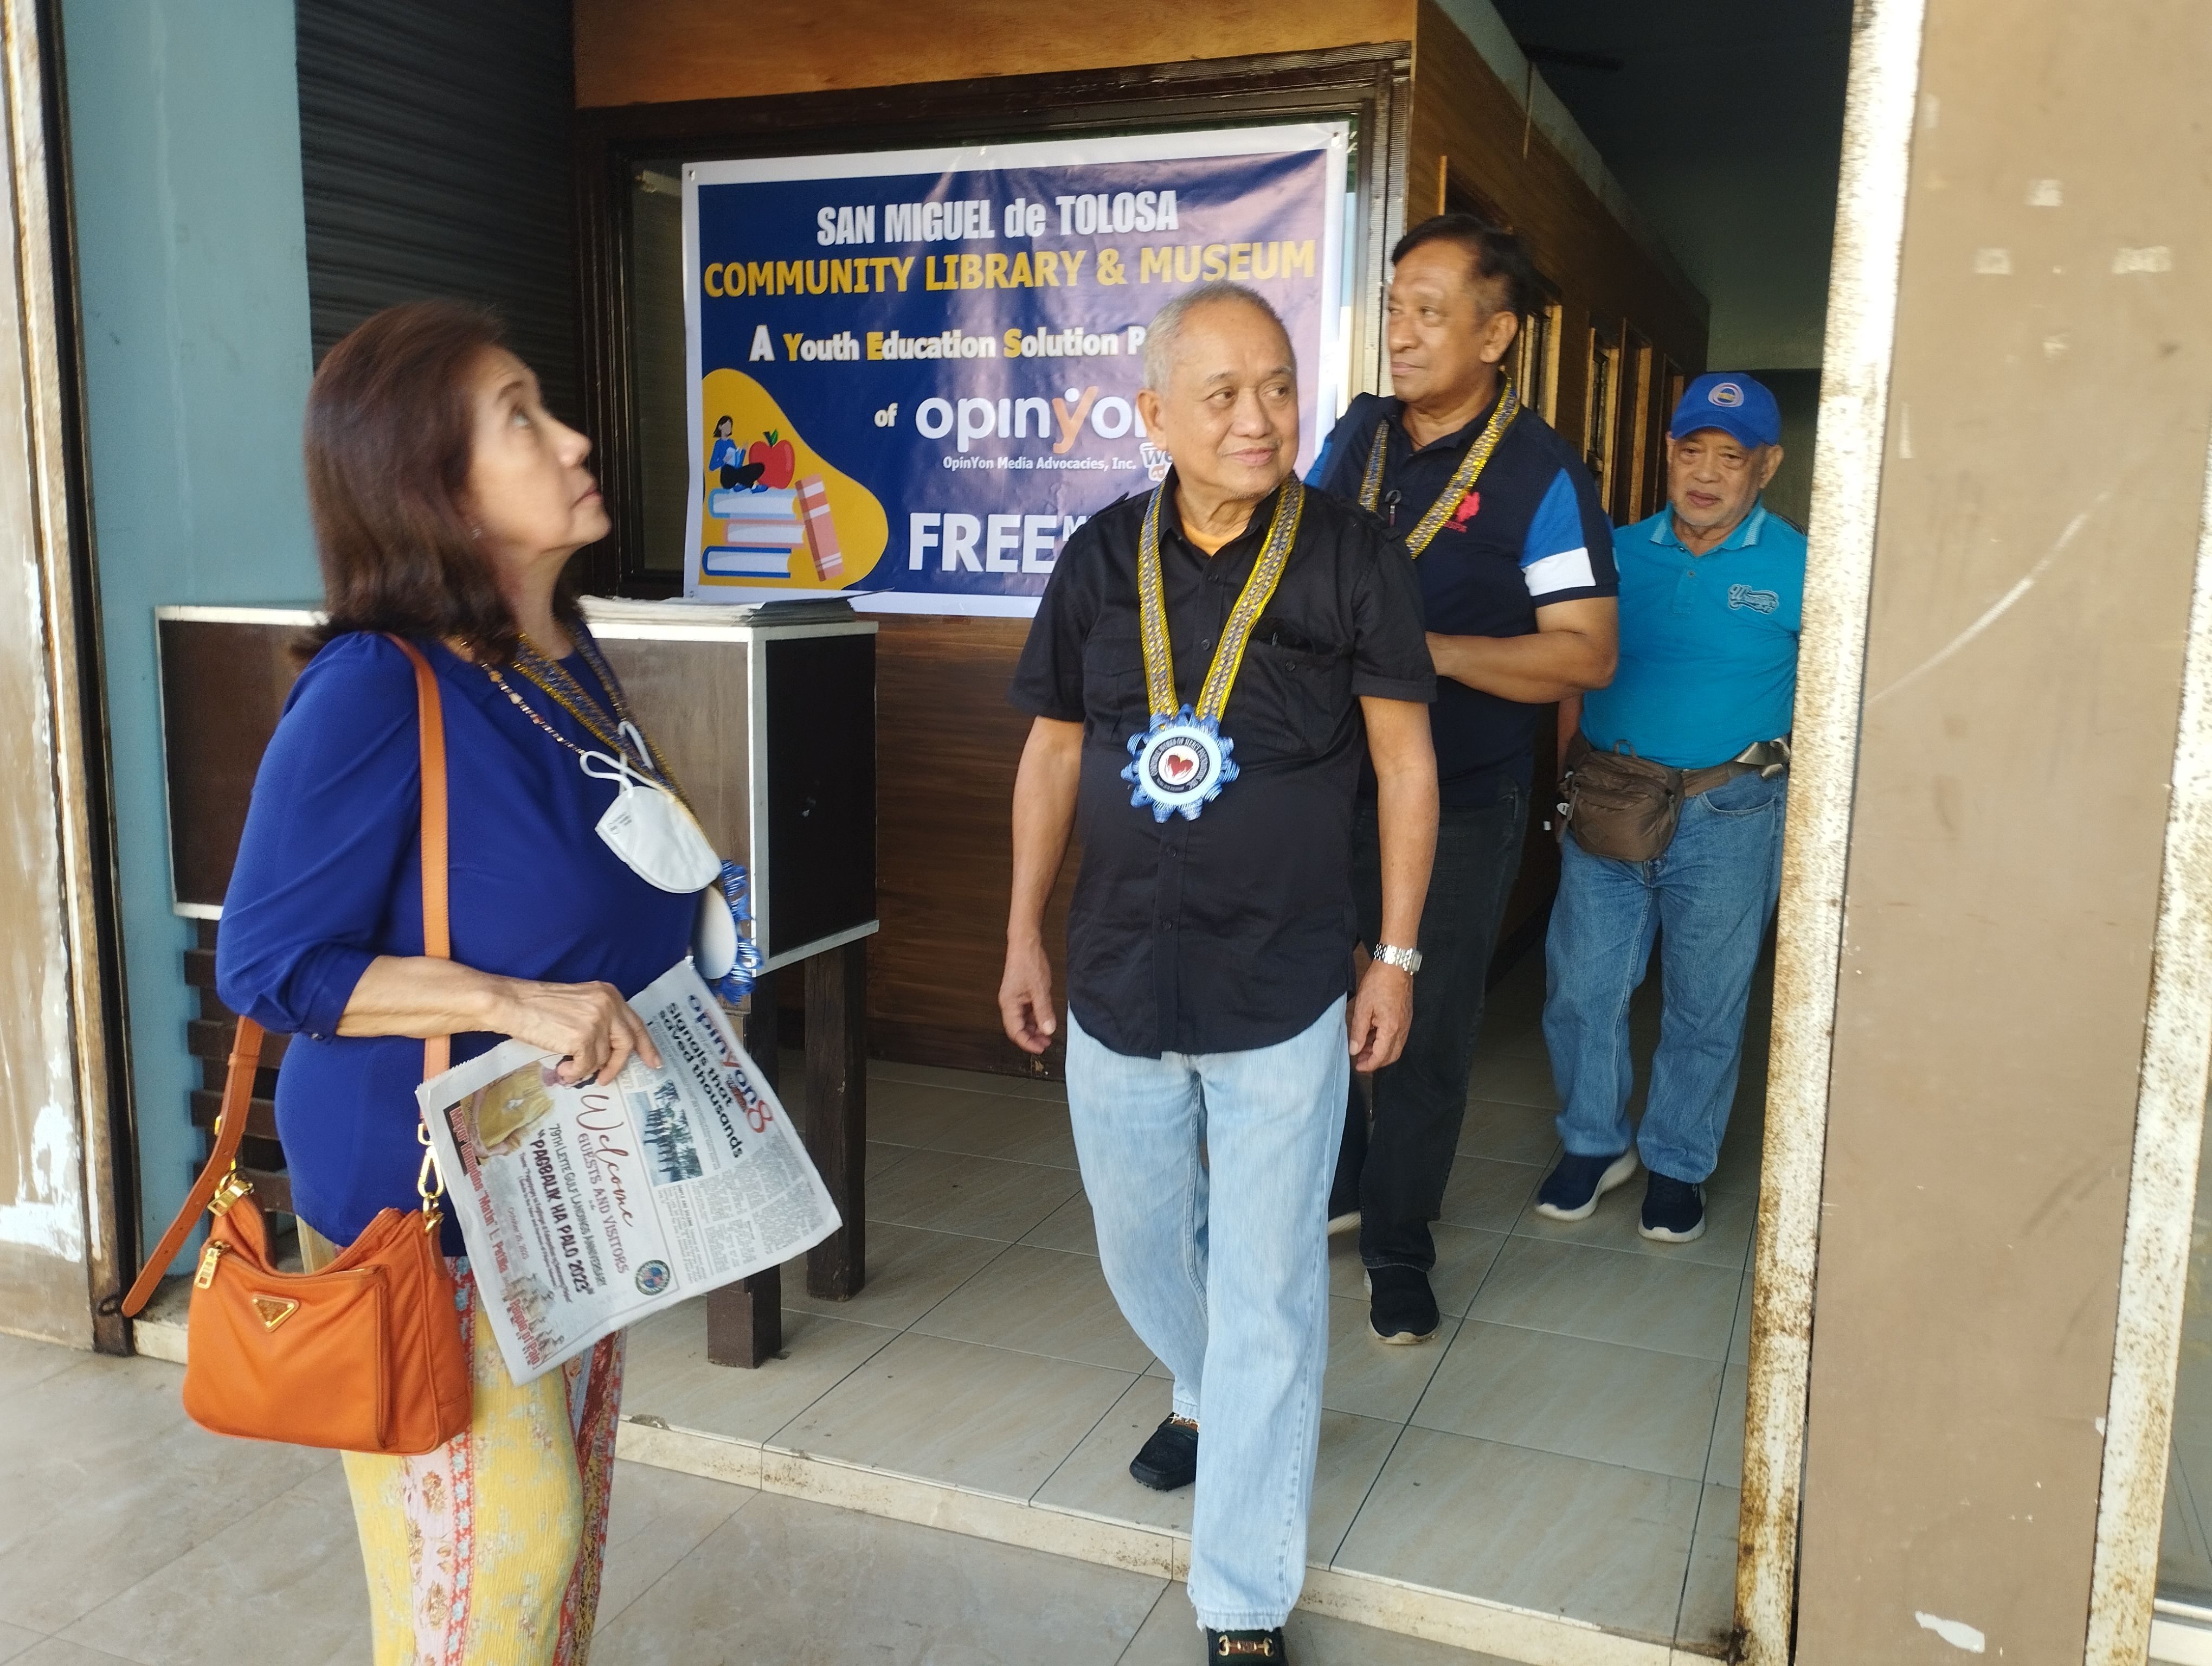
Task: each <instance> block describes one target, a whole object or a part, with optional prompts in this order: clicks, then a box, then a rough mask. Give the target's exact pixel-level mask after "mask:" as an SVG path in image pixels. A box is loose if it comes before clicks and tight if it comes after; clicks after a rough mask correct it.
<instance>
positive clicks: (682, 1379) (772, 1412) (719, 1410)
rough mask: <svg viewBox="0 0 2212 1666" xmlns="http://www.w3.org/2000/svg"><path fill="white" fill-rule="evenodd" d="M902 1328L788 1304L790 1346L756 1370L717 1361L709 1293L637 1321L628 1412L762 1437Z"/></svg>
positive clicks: (627, 1378)
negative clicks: (712, 1360) (711, 1345)
mask: <svg viewBox="0 0 2212 1666" xmlns="http://www.w3.org/2000/svg"><path fill="white" fill-rule="evenodd" d="M897 1335H898V1333H897V1331H896V1330H894V1329H890V1328H889V1327H888V1326H884V1325H868V1324H860V1323H857V1322H854V1321H852V1320H849V1319H830V1318H825V1317H823V1316H822V1315H821V1314H818V1313H804V1312H800V1311H799V1310H796V1309H793V1308H787V1309H785V1310H784V1315H783V1352H782V1353H781V1354H780V1355H778V1356H777V1357H776V1358H775V1359H771V1360H769V1361H768V1362H767V1363H766V1364H765V1365H762V1366H761V1367H760V1368H759V1369H758V1370H757V1371H743V1370H739V1369H738V1368H737V1367H736V1366H733V1365H710V1364H709V1363H708V1359H707V1313H706V1307H705V1304H704V1299H703V1298H702V1299H701V1300H700V1301H694V1302H686V1303H684V1304H683V1305H682V1306H680V1307H671V1308H670V1309H668V1310H666V1311H665V1312H661V1313H656V1314H654V1315H653V1316H652V1317H651V1318H650V1319H647V1321H646V1322H644V1323H643V1324H640V1325H633V1326H632V1327H631V1328H630V1333H629V1358H628V1360H627V1362H626V1363H625V1365H624V1367H623V1416H624V1417H626V1418H632V1419H640V1420H653V1421H657V1422H659V1423H662V1424H665V1425H666V1426H669V1427H671V1428H676V1429H696V1430H699V1431H701V1432H703V1433H707V1434H714V1435H721V1436H724V1437H726V1438H729V1439H732V1440H750V1441H762V1440H765V1439H767V1438H769V1436H770V1435H772V1434H774V1433H775V1432H776V1431H777V1430H778V1429H780V1428H781V1427H782V1426H784V1425H785V1424H787V1423H788V1422H790V1421H791V1420H792V1419H793V1418H794V1417H796V1416H798V1415H799V1413H801V1412H803V1411H805V1409H806V1408H807V1407H808V1406H810V1405H811V1404H812V1403H813V1402H815V1401H817V1400H818V1399H820V1398H821V1397H822V1395H824V1394H826V1393H827V1392H829V1389H833V1388H835V1387H836V1385H837V1384H838V1383H841V1382H842V1381H843V1380H844V1379H845V1378H846V1377H848V1376H850V1375H851V1374H852V1373H853V1372H854V1371H856V1370H858V1369H859V1368H860V1365H862V1364H863V1363H864V1362H865V1361H866V1359H868V1358H869V1357H870V1356H871V1355H872V1354H874V1353H877V1352H878V1350H879V1349H881V1348H883V1347H886V1346H888V1345H889V1344H890V1342H891V1341H893V1340H894V1339H895V1338H896V1336H897Z"/></svg>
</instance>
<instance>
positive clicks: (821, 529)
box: [799, 474, 845, 584]
mask: <svg viewBox="0 0 2212 1666" xmlns="http://www.w3.org/2000/svg"><path fill="white" fill-rule="evenodd" d="M799 514H802V515H804V516H805V517H806V549H807V552H808V553H809V554H810V555H811V556H813V557H814V576H815V577H816V578H817V579H820V580H821V581H823V583H825V584H827V583H829V581H832V580H834V579H836V577H837V576H838V575H840V574H842V573H843V572H844V570H845V555H844V552H843V551H842V550H840V549H839V548H838V547H837V523H836V521H835V520H832V519H831V518H830V514H829V488H828V486H826V485H825V484H823V479H822V477H821V476H820V475H818V474H810V475H808V476H806V477H805V478H803V479H802V480H800V481H799Z"/></svg>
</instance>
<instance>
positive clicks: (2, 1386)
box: [0, 1336, 86, 1399]
mask: <svg viewBox="0 0 2212 1666" xmlns="http://www.w3.org/2000/svg"><path fill="white" fill-rule="evenodd" d="M85 1357H86V1355H85V1351H84V1350H83V1349H82V1348H71V1347H63V1346H62V1345H61V1344H60V1343H58V1342H34V1341H31V1340H30V1339H29V1338H27V1337H24V1336H0V1399H5V1398H6V1397H7V1396H8V1395H11V1394H13V1393H15V1390H16V1389H27V1388H29V1387H31V1386H32V1385H33V1384H34V1383H43V1382H45V1381H46V1378H48V1377H52V1376H56V1375H58V1373H60V1372H62V1371H67V1370H68V1369H69V1368H70V1366H72V1365H81V1364H82V1363H83V1361H84V1359H85Z"/></svg>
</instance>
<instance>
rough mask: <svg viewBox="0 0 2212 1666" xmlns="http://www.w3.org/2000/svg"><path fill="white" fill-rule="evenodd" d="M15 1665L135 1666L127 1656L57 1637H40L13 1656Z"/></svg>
mask: <svg viewBox="0 0 2212 1666" xmlns="http://www.w3.org/2000/svg"><path fill="white" fill-rule="evenodd" d="M15 1660H16V1662H17V1666H135V1663H133V1662H131V1660H130V1659H129V1658H128V1657H125V1656H121V1655H111V1654H106V1653H103V1652H102V1651H100V1650H98V1649H88V1648H87V1647H86V1646H85V1645H83V1644H82V1643H70V1642H67V1641H64V1639H61V1638H58V1637H49V1638H44V1639H40V1641H38V1642H36V1643H33V1645H31V1646H30V1647H29V1648H28V1649H27V1650H25V1651H23V1652H22V1653H21V1654H19V1655H17V1656H16V1657H15Z"/></svg>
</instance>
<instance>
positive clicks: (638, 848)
mask: <svg viewBox="0 0 2212 1666" xmlns="http://www.w3.org/2000/svg"><path fill="white" fill-rule="evenodd" d="M623 729H624V730H625V731H628V732H630V733H635V731H632V730H630V726H629V724H627V723H625V724H624V725H623ZM640 750H641V751H642V750H643V744H642V742H640ZM582 763H583V768H584V773H585V774H586V775H589V776H591V778H592V780H594V781H613V782H614V783H615V801H614V802H613V803H612V804H611V805H609V806H607V811H606V813H605V815H603V816H601V817H600V818H599V837H600V838H602V839H604V840H605V841H606V845H607V848H608V849H610V850H611V851H613V852H614V853H615V854H616V855H617V856H619V857H621V858H622V859H623V862H624V863H625V864H626V865H627V866H629V870H630V872H631V873H635V874H636V875H637V877H638V878H639V879H642V880H644V881H645V882H646V883H647V885H654V886H657V887H658V888H659V889H660V890H662V891H676V892H678V893H679V894H681V893H685V892H690V891H698V890H701V889H702V888H703V887H705V886H708V885H712V884H714V881H715V880H716V879H718V878H720V874H721V872H722V859H721V858H720V857H719V856H717V855H716V854H714V846H713V845H711V844H709V843H708V842H707V835H706V833H705V831H704V830H702V829H701V827H700V825H699V824H698V822H697V821H696V819H695V818H693V816H692V814H691V812H690V811H689V810H687V809H685V808H684V805H683V803H682V801H681V800H678V798H677V796H676V795H675V794H674V793H671V792H669V791H668V790H667V789H666V788H665V787H662V786H660V785H659V783H658V782H657V781H653V780H652V779H651V778H650V777H648V776H646V775H640V774H639V773H638V772H637V770H636V769H635V767H634V766H633V765H631V763H629V761H628V760H627V759H625V758H618V757H612V756H611V755H610V754H608V753H605V752H586V753H585V754H584V755H583V758H582Z"/></svg>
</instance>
